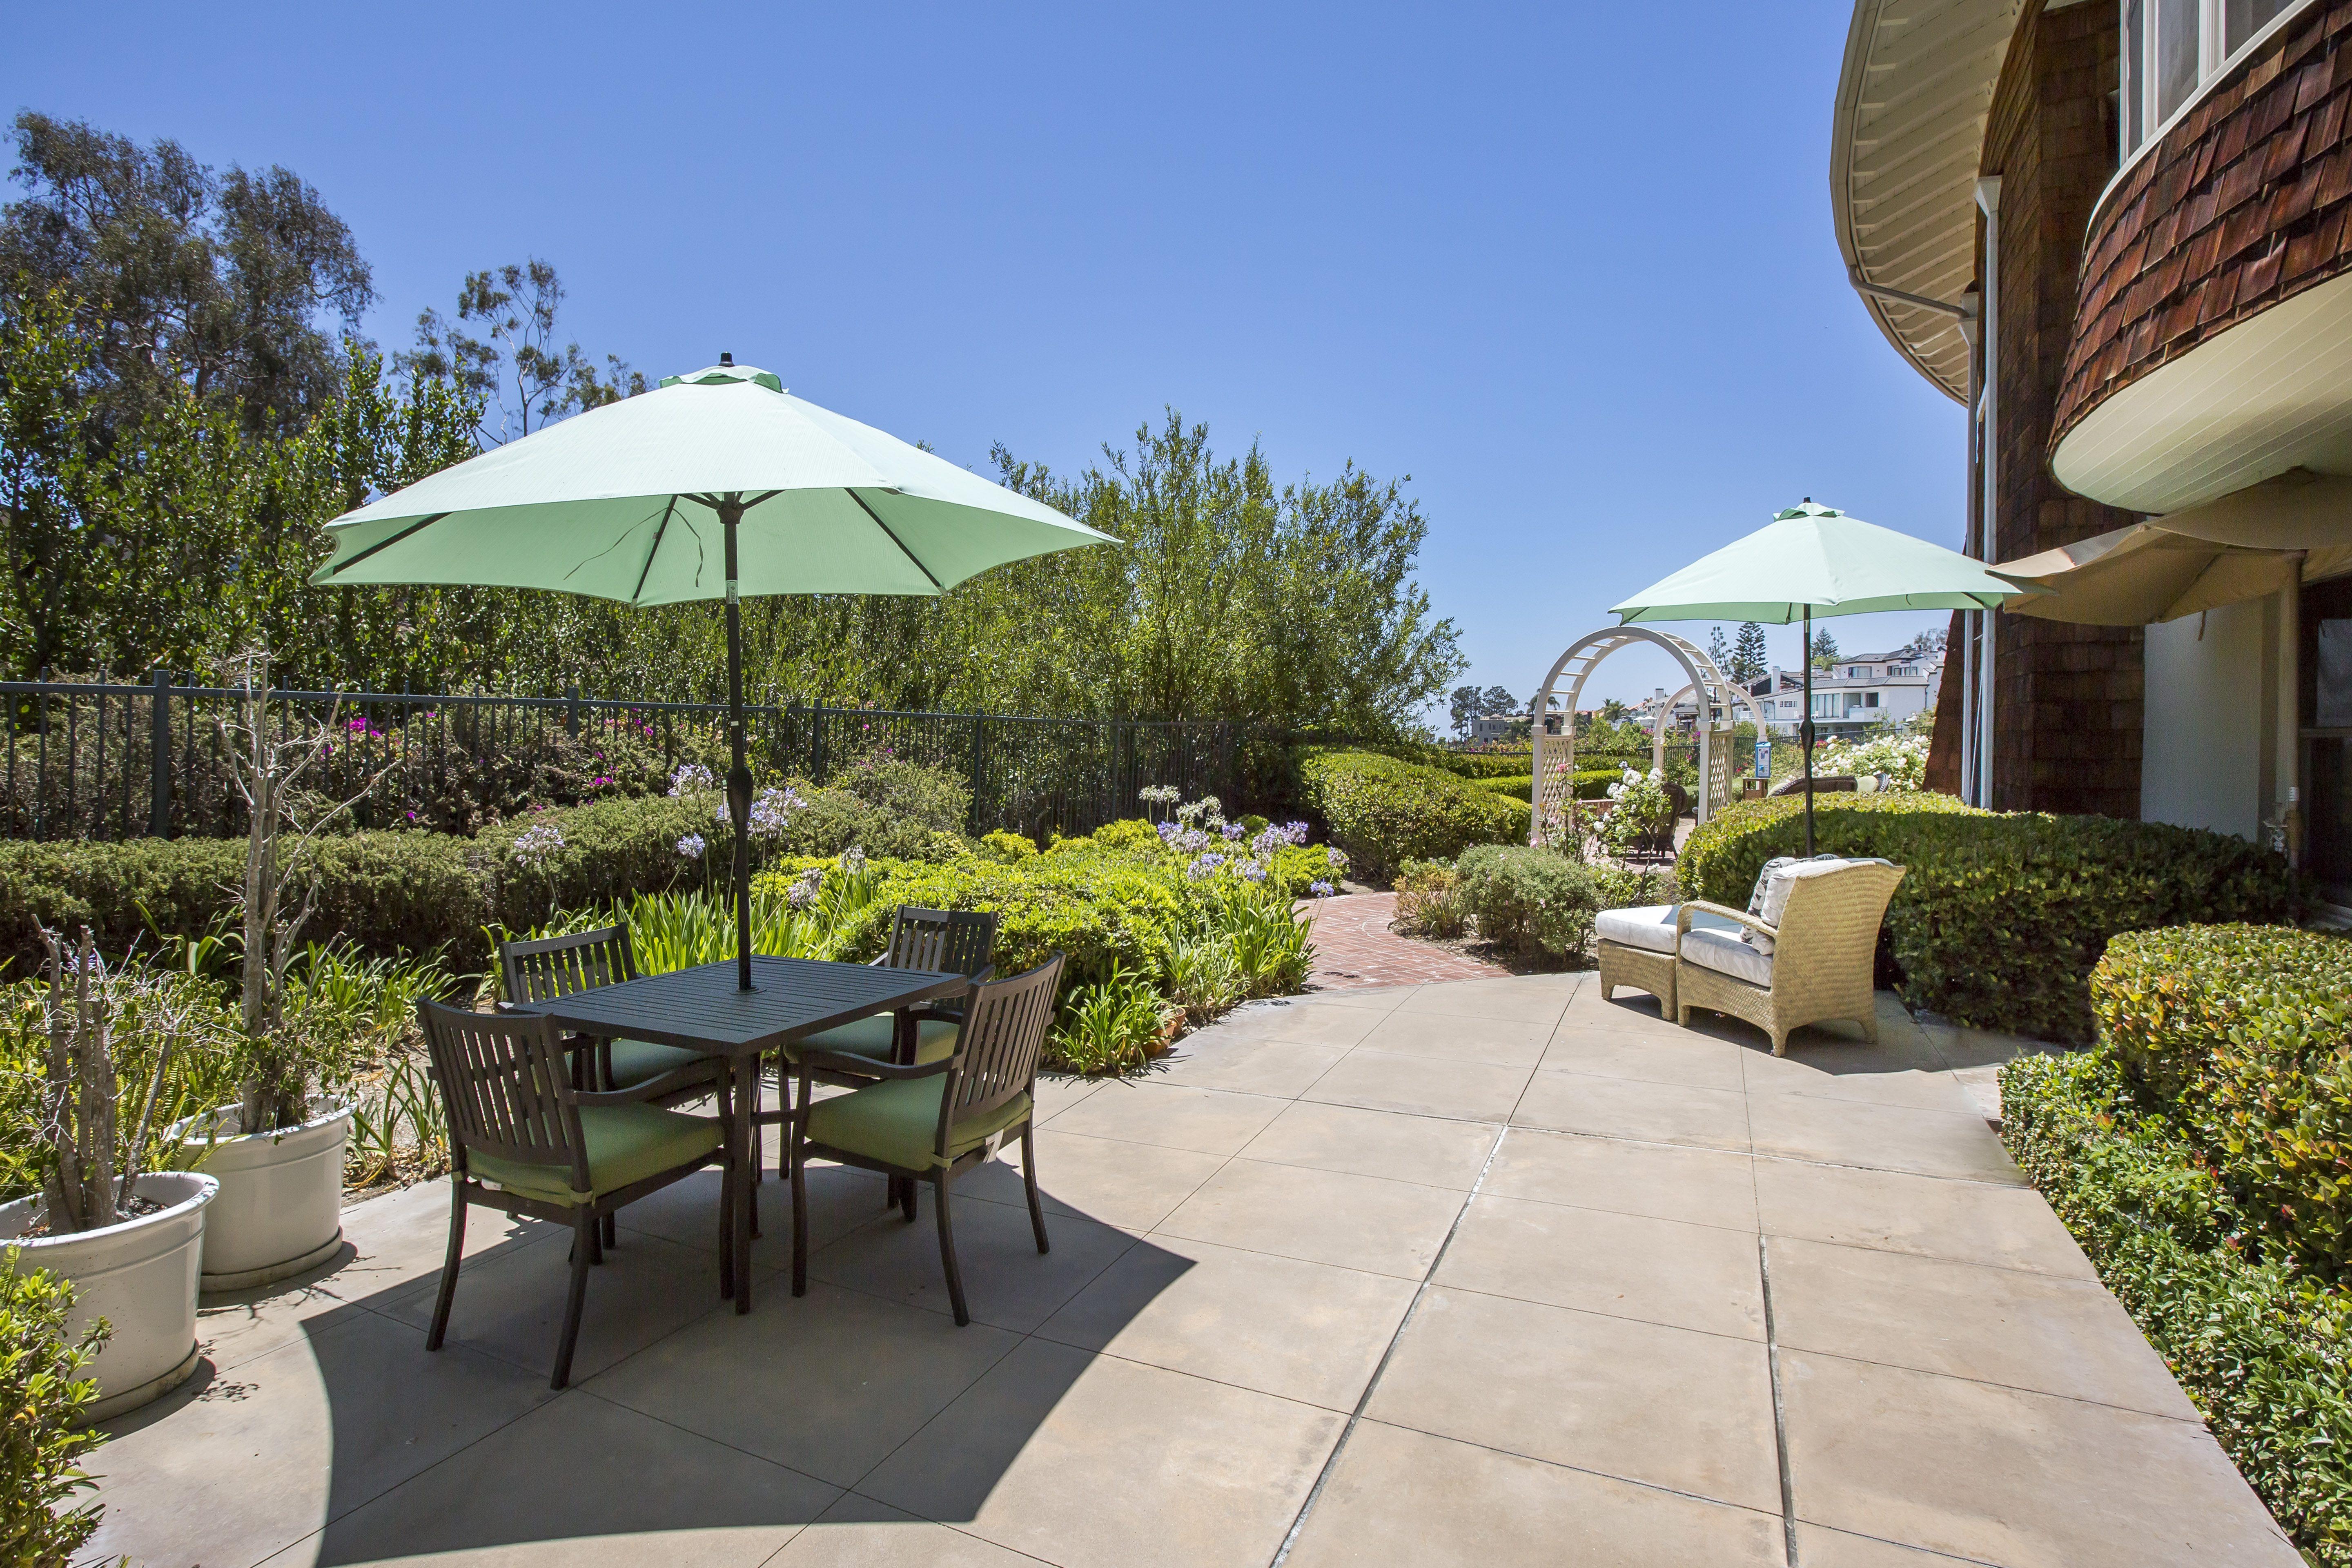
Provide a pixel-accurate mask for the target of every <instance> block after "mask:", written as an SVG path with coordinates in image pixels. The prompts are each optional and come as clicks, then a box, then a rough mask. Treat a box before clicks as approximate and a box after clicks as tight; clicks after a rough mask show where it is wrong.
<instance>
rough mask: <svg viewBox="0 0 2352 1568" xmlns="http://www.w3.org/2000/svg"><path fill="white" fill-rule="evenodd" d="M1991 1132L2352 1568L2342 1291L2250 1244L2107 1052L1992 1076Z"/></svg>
mask: <svg viewBox="0 0 2352 1568" xmlns="http://www.w3.org/2000/svg"><path fill="white" fill-rule="evenodd" d="M2000 1091H2001V1112H2002V1132H2001V1137H2002V1140H2003V1142H2006V1143H2007V1144H2008V1146H2009V1150H2010V1152H2011V1154H2013V1155H2014V1156H2016V1159H2017V1163H2018V1164H2019V1165H2020V1166H2021V1168H2022V1169H2023V1170H2024V1172H2025V1173H2026V1174H2027V1176H2029V1177H2030V1178H2032V1182H2033V1184H2034V1185H2035V1186H2036V1187H2038V1188H2040V1189H2041V1191H2042V1195H2043V1196H2044V1197H2046V1198H2048V1199H2049V1200H2050V1205H2051V1207H2053V1209H2055V1210H2056V1211H2057V1213H2058V1217H2059V1218H2060V1219H2062V1220H2063V1221H2064V1222H2065V1225H2066V1228H2067V1229H2068V1230H2070V1231H2072V1232H2073V1233H2074V1239H2075V1240H2076V1241H2078V1242H2080V1243H2081V1244H2082V1247H2083V1250H2084V1253H2085V1254H2086V1255H2087V1256H2088V1257H2089V1258H2090V1259H2091V1262H2092V1264H2093V1265H2094V1266H2095V1268H2097V1269H2098V1273H2099V1278H2100V1279H2102V1280H2104V1281H2105V1284H2106V1287H2107V1289H2110V1290H2112V1291H2114V1292H2115V1294H2116V1299H2117V1300H2120V1301H2121V1302H2122V1303H2123V1304H2124V1307H2125V1309H2126V1310H2127V1311H2129V1312H2130V1313H2131V1315H2132V1320H2133V1321H2135V1322H2137V1324H2138V1325H2139V1328H2140V1331H2141V1332H2143V1333H2145V1334H2146V1335H2147V1339H2148V1342H2149V1343H2150V1344H2152V1345H2154V1346H2155V1347H2156V1349H2157V1351H2158V1353H2160V1354H2161V1355H2162V1356H2163V1357H2164V1359H2165V1362H2166V1364H2167V1365H2168V1366H2169V1367H2170V1368H2171V1369H2172V1373H2173V1375H2174V1376H2175V1377H2176V1378H2178V1379H2179V1382H2180V1386H2181V1388H2182V1389H2183V1390H2184V1391H2186V1392H2187V1394H2189V1398H2190V1399H2191V1400H2193V1401H2194V1402H2195V1403H2196V1405H2197V1407H2198V1408H2199V1409H2200V1411H2201V1412H2203V1414H2204V1416H2205V1419H2206V1423H2207V1424H2208V1425H2209V1426H2210V1427H2211V1428H2212V1430H2213V1435H2214V1436H2216V1437H2218V1438H2220V1439H2221V1447H2222V1448H2223V1449H2224V1451H2226V1452H2227V1453H2228V1454H2229V1456H2230V1458H2231V1461H2232V1462H2233V1463H2235V1464H2236V1466H2237V1467H2238V1470H2239V1473H2240V1474H2242V1475H2243V1476H2244V1477H2245V1478H2246V1480H2247V1482H2248V1483H2249V1484H2250V1485H2252V1487H2253V1489H2254V1491H2255V1492H2256V1493H2257V1494H2258V1495H2259V1496H2260V1497H2261V1498H2262V1500H2263V1502H2264V1503H2265V1504H2267V1505H2268V1506H2269V1508H2270V1510H2271V1512H2272V1514H2273V1516H2274V1517H2275V1518H2276V1519H2277V1520H2278V1521H2279V1523H2280V1524H2281V1525H2282V1526H2284V1528H2285V1530H2286V1531H2287V1533H2288V1534H2289V1535H2290V1536H2291V1537H2293V1538H2294V1541H2295V1542H2296V1544H2297V1545H2299V1546H2301V1547H2302V1548H2303V1549H2304V1551H2305V1552H2306V1553H2308V1554H2309V1555H2310V1557H2311V1558H2312V1560H2313V1561H2315V1562H2316V1563H2325V1564H2328V1565H2330V1568H2347V1565H2352V1372H2347V1356H2346V1346H2347V1345H2352V1297H2348V1296H2347V1293H2346V1292H2345V1291H2344V1290H2343V1289H2341V1288H2340V1287H2339V1288H2334V1289H2329V1288H2325V1287H2322V1286H2321V1285H2319V1284H2317V1283H2316V1282H2315V1281H2314V1280H2313V1279H2310V1278H2308V1277H2307V1276H2305V1275H2304V1274H2303V1273H2301V1272H2300V1271H2298V1270H2297V1269H2296V1268H2294V1265H2293V1263H2292V1261H2291V1260H2288V1259H2277V1258H2263V1256H2261V1253H2262V1250H2263V1249H2262V1248H2261V1247H2252V1246H2248V1245H2247V1244H2246V1238H2247V1237H2249V1236H2250V1235H2251V1234H2252V1233H2253V1232H2254V1230H2255V1226H2253V1224H2252V1221H2251V1218H2250V1216H2249V1215H2247V1213H2246V1212H2245V1211H2244V1210H2243V1209H2242V1207H2241V1206H2240V1205H2238V1204H2237V1203H2236V1202H2235V1201H2234V1200H2233V1199H2232V1197H2231V1194H2230V1193H2229V1192H2228V1190H2227V1189H2226V1188H2225V1187H2224V1186H2223V1184H2222V1183H2221V1181H2220V1180H2219V1179H2218V1178H2217V1177H2216V1176H2215V1175H2214V1173H2212V1171H2211V1170H2210V1168H2208V1163H2207V1160H2206V1151H2204V1150H2202V1149H2200V1147H2199V1146H2198V1145H2196V1144H2194V1143H2192V1142H2189V1141H2187V1140H2186V1139H2184V1138H2182V1137H2181V1136H2180V1135H2179V1132H2178V1131H2177V1130H2176V1129H2174V1128H2173V1127H2172V1126H2171V1125H2170V1124H2168V1122H2167V1121H2166V1120H2165V1119H2163V1118H2161V1117H2158V1116H2155V1115H2152V1114H2150V1113H2148V1112H2147V1110H2146V1109H2145V1108H2143V1107H2142V1106H2140V1105H2139V1104H2138V1103H2137V1101H2136V1100H2135V1097H2134V1094H2133V1091H2132V1089H2131V1088H2130V1085H2129V1083H2128V1081H2127V1079H2126V1077H2125V1074H2124V1072H2123V1070H2122V1068H2121V1066H2120V1064H2119V1063H2118V1062H2117V1060H2116V1058H2115V1056H2114V1055H2113V1054H2112V1053H2111V1052H2109V1051H2107V1050H2106V1049H2105V1048H2104V1047H2102V1048H2101V1049H2099V1050H2097V1051H2094V1052H2090V1053H2087V1054H2084V1055H2082V1056H2078V1057H2074V1058H2050V1057H2023V1058H2019V1059H2018V1060H2016V1061H2013V1062H2011V1064H2010V1065H2009V1066H2007V1067H2006V1068H2002V1069H2001V1075H2000Z"/></svg>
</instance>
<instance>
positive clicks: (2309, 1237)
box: [2091, 925, 2352, 1278]
mask: <svg viewBox="0 0 2352 1568" xmlns="http://www.w3.org/2000/svg"><path fill="white" fill-rule="evenodd" d="M2091 1009H2092V1011H2093V1013H2094V1014H2095V1016H2097V1018H2098V1022H2099V1039H2100V1041H2101V1044H2102V1045H2103V1046H2104V1047H2106V1048H2108V1049H2111V1050H2112V1051H2113V1052H2114V1053H2115V1056H2116V1059H2117V1060H2118V1061H2119V1062H2120V1063H2121V1064H2122V1065H2123V1068H2124V1070H2125V1071H2126V1072H2127V1073H2128V1074H2130V1076H2131V1078H2132V1079H2133V1080H2134V1081H2135V1082H2136V1083H2137V1084H2138V1085H2139V1086H2140V1088H2141V1089H2143V1090H2144V1091H2146V1093H2147V1095H2148V1097H2149V1098H2150V1099H2151V1100H2154V1101H2156V1102H2157V1103H2158V1105H2160V1106H2162V1107H2163V1108H2164V1110H2165V1111H2166V1113H2167V1114H2168V1116H2169V1118H2170V1119H2171V1120H2172V1121H2173V1122H2174V1123H2175V1124H2176V1125H2177V1126H2178V1127H2179V1129H2180V1131H2182V1133H2183V1134H2184V1135H2185V1136H2186V1137H2188V1138H2189V1141H2190V1142H2193V1143H2194V1144H2196V1146H2197V1147H2198V1148H2200V1149H2201V1150H2203V1151H2204V1152H2205V1155H2206V1158H2207V1160H2208V1162H2209V1163H2210V1165H2211V1167H2212V1170H2213V1172H2214V1173H2215V1174H2216V1175H2217V1176H2219V1177H2220V1179H2221V1183H2222V1184H2223V1185H2224V1186H2225V1187H2227V1188H2228V1189H2229V1190H2230V1192H2231V1195H2232V1196H2234V1197H2235V1198H2236V1199H2238V1201H2239V1202H2241V1203H2242V1205H2244V1207H2245V1209H2246V1211H2247V1212H2248V1213H2249V1214H2251V1215H2255V1216H2258V1218H2259V1222H2260V1224H2261V1226H2262V1228H2263V1230H2264V1231H2265V1232H2267V1233H2269V1234H2270V1235H2272V1236H2274V1237H2278V1238H2279V1239H2280V1240H2281V1241H2282V1242H2283V1243H2284V1245H2285V1246H2286V1247H2289V1248H2290V1249H2292V1251H2293V1252H2294V1256H2295V1257H2296V1258H2298V1259H2300V1260H2301V1261H2302V1262H2303V1263H2304V1264H2305V1265H2306V1266H2308V1267H2310V1268H2315V1269H2317V1270H2318V1271H2320V1272H2321V1273H2323V1274H2325V1275H2326V1276H2328V1277H2330V1278H2339V1277H2341V1276H2342V1275H2343V1273H2344V1271H2345V1270H2346V1268H2347V1267H2352V941H2347V940H2346V939H2345V938H2343V937H2340V936H2331V935H2326V934H2323V933H2321V932H2316V931H2296V930H2294V929H2293V928H2292V927H2287V926H2245V925H2236V926H2177V927H2173V928H2171V929H2169V930H2165V931H2132V932H2127V933H2126V934H2124V935H2122V936H2118V937H2116V939H2115V940H2114V941H2113V942H2109V943H2108V944H2107V951H2106V955H2105V957H2103V958H2102V959H2100V960H2099V965H2098V967H2097V969H2095V970H2094V971H2093V972H2092V974H2091Z"/></svg>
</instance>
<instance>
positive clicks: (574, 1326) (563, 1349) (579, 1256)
mask: <svg viewBox="0 0 2352 1568" xmlns="http://www.w3.org/2000/svg"><path fill="white" fill-rule="evenodd" d="M596 1228H597V1226H596V1215H595V1212H594V1211H593V1210H592V1209H590V1208H588V1207H586V1206H585V1205H583V1206H582V1207H580V1208H579V1209H577V1210H575V1211H574V1213H573V1215H572V1293H571V1294H570V1295H569V1296H567V1297H566V1298H565V1299H564V1302H563V1337H562V1339H561V1340H558V1341H557V1342H556V1344H555V1375H554V1376H552V1377H551V1378H550V1379H548V1383H547V1385H548V1386H549V1387H550V1388H562V1386H563V1385H564V1384H568V1383H570V1382H571V1381H572V1350H573V1348H574V1347H576V1346H577V1345H578V1344H579V1343H580V1310H581V1309H582V1308H583V1307H584V1306H586V1305H587V1302H588V1260H589V1258H592V1257H593V1256H594V1253H595V1247H596Z"/></svg>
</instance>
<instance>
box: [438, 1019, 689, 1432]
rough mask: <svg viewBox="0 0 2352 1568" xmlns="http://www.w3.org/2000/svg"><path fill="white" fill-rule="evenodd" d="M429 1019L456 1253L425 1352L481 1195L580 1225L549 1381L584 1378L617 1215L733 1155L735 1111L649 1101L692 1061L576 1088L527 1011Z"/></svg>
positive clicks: (505, 1206)
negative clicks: (585, 1332) (693, 1112)
mask: <svg viewBox="0 0 2352 1568" xmlns="http://www.w3.org/2000/svg"><path fill="white" fill-rule="evenodd" d="M416 1016H417V1022H418V1024H419V1025H420V1026H422V1027H423V1028H424V1031H425V1047H426V1049H427V1050H428V1051H429V1052H430V1054H431V1057H432V1062H433V1077H434V1079H435V1081H436V1082H437V1083H438V1084H439V1085H440V1086H441V1102H442V1106H443V1108H444V1109H445V1110H446V1112H447V1114H448V1119H449V1187H450V1205H449V1254H448V1257H447V1258H446V1260H445V1261H444V1262H443V1264H442V1266H441V1293H440V1295H439V1296H438V1297H436V1299H435V1300H434V1303H433V1326H432V1327H431V1328H430V1329H429V1330H427V1331H426V1332H425V1349H426V1350H428V1351H437V1350H439V1349H440V1348H441V1341H442V1337H443V1335H444V1334H445V1333H446V1332H447V1331H448V1327H449V1307H450V1303H451V1302H452V1301H453V1300H455V1299H456V1297H457V1265H458V1262H459V1260H460V1259H461V1258H463V1257H464V1255H465V1250H466V1208H467V1205H469V1204H479V1205H483V1206H484V1207H486V1208H494V1209H497V1210H499V1212H501V1213H503V1214H508V1215H528V1216H530V1218H532V1219H543V1220H548V1221H551V1222H553V1223H554V1224H557V1225H566V1226H571V1227H572V1289H571V1293H570V1294H569V1295H568V1296H567V1297H566V1298H565V1300H564V1306H563V1331H562V1337H561V1338H560V1339H558V1340H557V1342H556V1347H555V1371H554V1373H553V1375H552V1377H551V1379H550V1380H549V1385H550V1386H551V1387H554V1388H562V1386H564V1384H567V1383H569V1382H570V1381H571V1378H572V1350H573V1348H574V1347H575V1346H576V1345H577V1344H578V1343H579V1342H580V1313H581V1309H582V1307H583V1304H584V1303H585V1301H586V1300H587V1295H588V1270H589V1268H590V1267H591V1266H592V1265H593V1264H597V1263H601V1262H603V1261H604V1229H605V1226H606V1222H608V1221H609V1220H610V1218H611V1216H612V1215H614V1213H616V1212H617V1211H618V1210H620V1209H621V1208H623V1207H625V1205H629V1204H633V1203H635V1202H636V1201H637V1199H639V1198H641V1197H644V1196H646V1194H649V1193H653V1192H657V1191H659V1190H660V1189H661V1188H663V1187H666V1186H667V1185H669V1184H671V1183H672V1182H675V1181H678V1180H680V1179H681V1178H683V1177H686V1176H688V1175H691V1174H692V1173H695V1172H696V1171H698V1170H700V1169H701V1168H702V1167H703V1166H705V1165H709V1164H713V1163H716V1164H719V1165H722V1166H723V1165H725V1164H727V1163H729V1156H728V1153H727V1152H726V1135H725V1132H724V1131H723V1129H724V1126H725V1123H724V1121H723V1119H721V1118H716V1117H708V1116H688V1115H686V1114H685V1113H684V1112H682V1111H676V1110H663V1109H662V1108H661V1107H660V1106H658V1105H655V1104H651V1103H649V1101H650V1100H652V1099H653V1098H655V1097H656V1096H659V1095H662V1094H664V1093H667V1092H668V1091H670V1090H671V1089H676V1088H678V1087H680V1086H682V1084H683V1083H684V1082H685V1081H687V1079H688V1075H689V1074H690V1072H691V1071H692V1069H691V1068H681V1069H679V1071H677V1072H676V1073H673V1074H670V1075H669V1076H668V1077H667V1078H656V1079H646V1081H644V1082H642V1083H640V1084H637V1085H635V1087H633V1088H629V1089H615V1090H610V1091H604V1092H590V1091H585V1090H582V1089H576V1088H574V1087H573V1085H572V1074H571V1072H570V1070H569V1069H568V1068H566V1066H565V1064H564V1060H563V1053H562V1044H561V1041H560V1040H559V1039H558V1037H557V1030H556V1028H555V1026H554V1025H552V1024H551V1023H549V1022H548V1021H547V1020H546V1019H544V1018H541V1017H536V1016H532V1015H530V1014H527V1013H505V1014H494V1013H475V1012H470V1011H467V1010H466V1009H463V1008H457V1007H449V1006H445V1005H442V1004H440V1003H438V1002H419V1003H418V1004H417V1005H416ZM730 1217H731V1211H730V1207H729V1203H728V1200H727V1199H726V1198H724V1197H722V1198H721V1199H720V1202H719V1268H720V1270H721V1272H722V1274H723V1273H724V1272H725V1271H726V1270H727V1269H728V1268H729V1266H730V1263H731V1261H732V1250H731V1244H732V1232H731V1230H730V1226H729V1224H728V1221H729V1220H730Z"/></svg>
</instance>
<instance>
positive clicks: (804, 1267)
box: [784, 1127, 808, 1296]
mask: <svg viewBox="0 0 2352 1568" xmlns="http://www.w3.org/2000/svg"><path fill="white" fill-rule="evenodd" d="M799 1133H800V1130H799V1128H798V1127H794V1128H793V1142H792V1145H791V1148H792V1153H791V1155H790V1156H789V1157H788V1158H787V1159H786V1160H785V1161H784V1165H785V1168H786V1169H787V1170H789V1171H790V1172H791V1173H792V1181H793V1295H795V1296H805V1295H807V1294H808V1162H807V1161H806V1160H805V1159H803V1157H802V1155H801V1151H800V1148H799V1142H800V1136H799Z"/></svg>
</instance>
